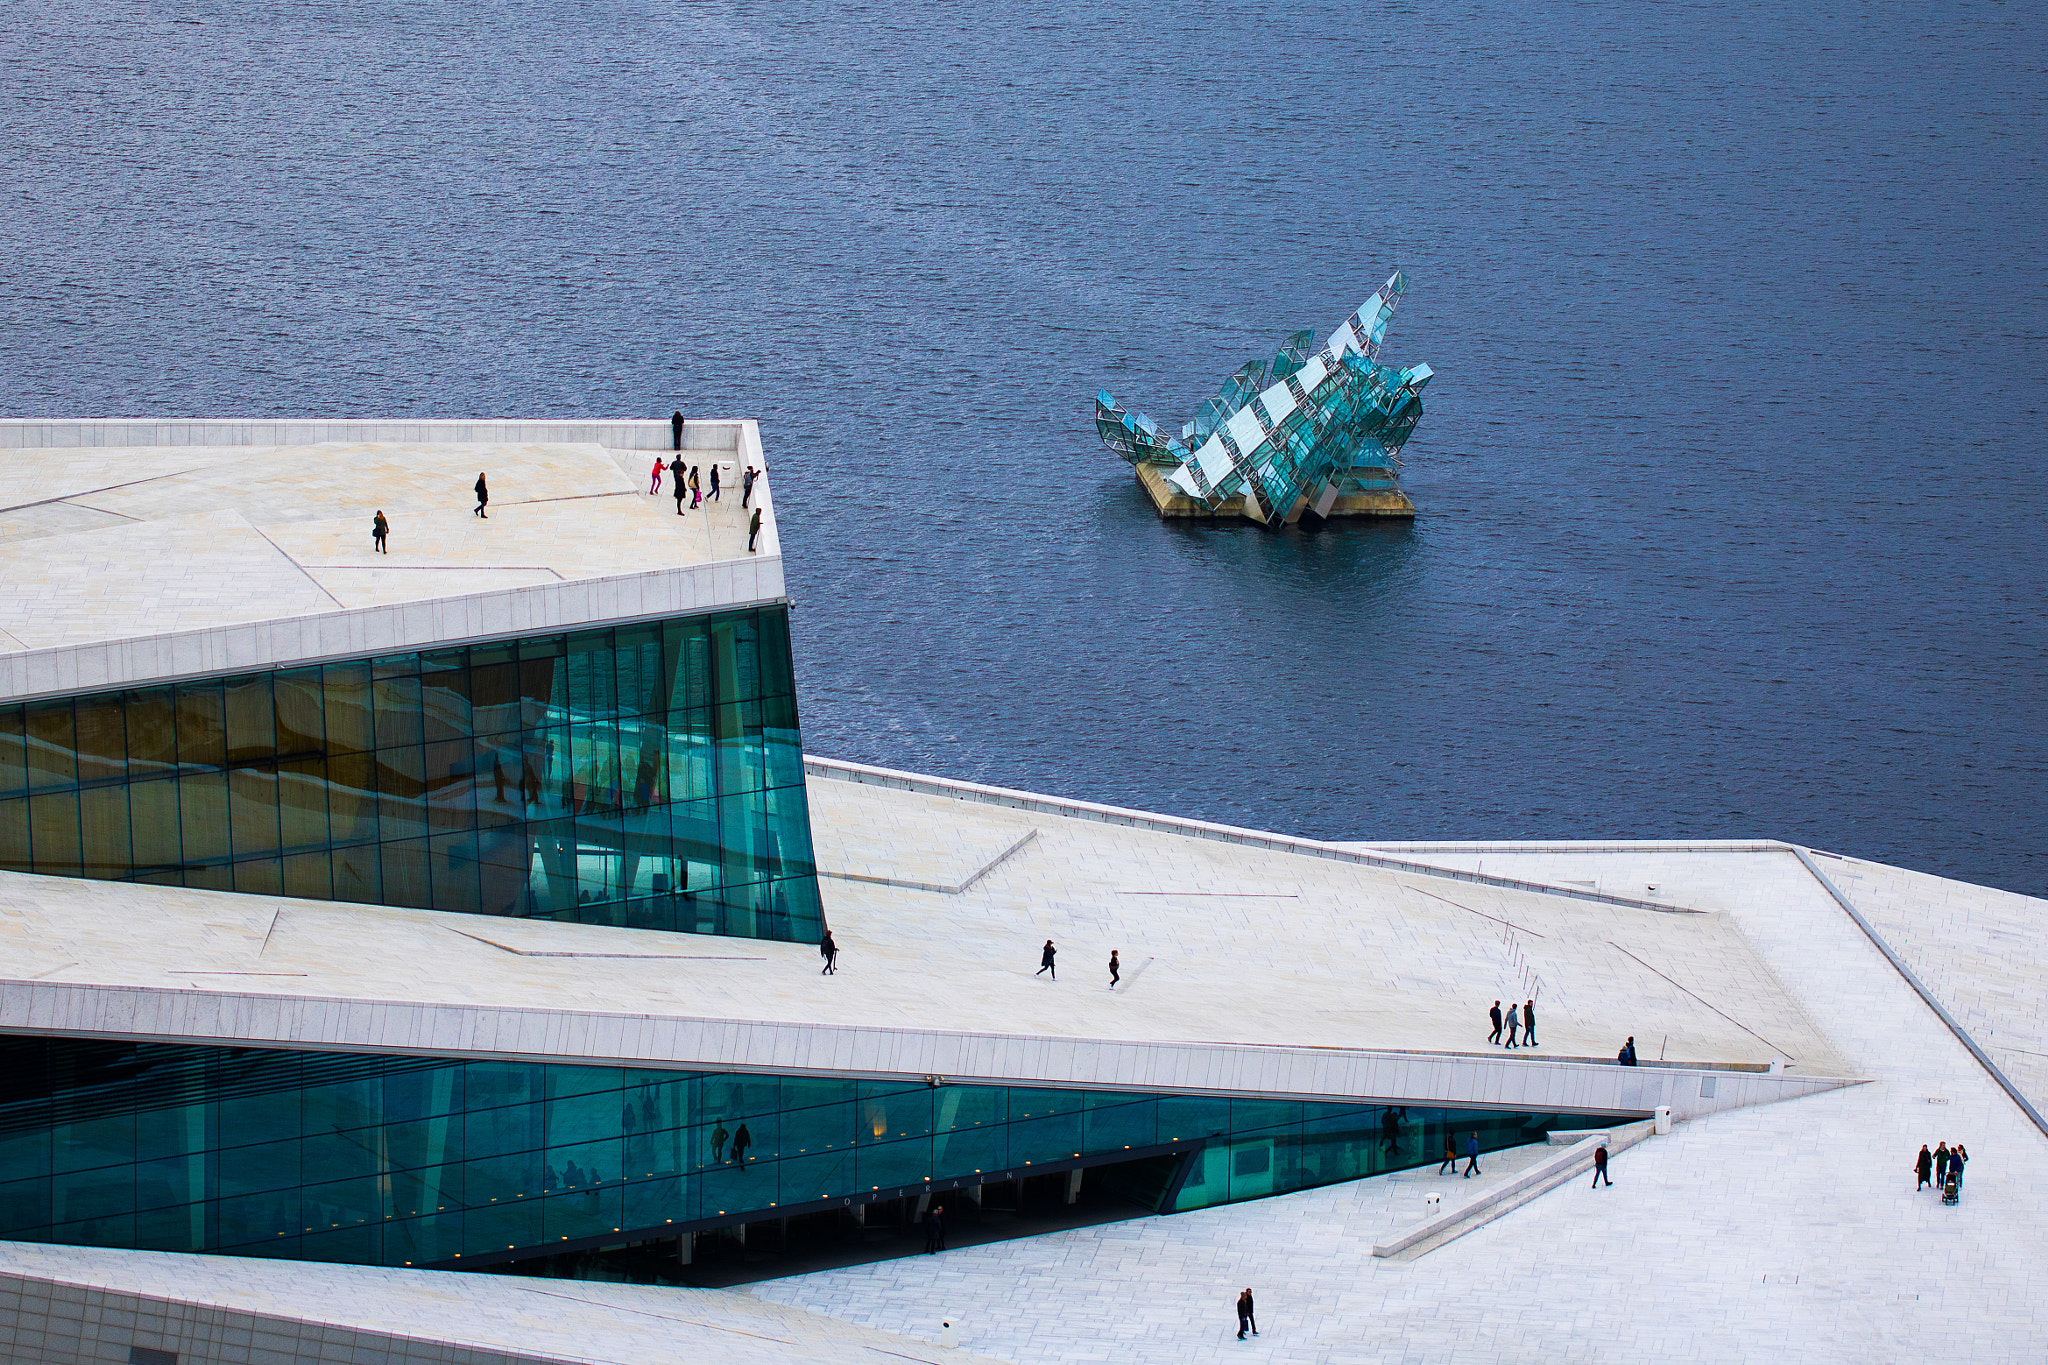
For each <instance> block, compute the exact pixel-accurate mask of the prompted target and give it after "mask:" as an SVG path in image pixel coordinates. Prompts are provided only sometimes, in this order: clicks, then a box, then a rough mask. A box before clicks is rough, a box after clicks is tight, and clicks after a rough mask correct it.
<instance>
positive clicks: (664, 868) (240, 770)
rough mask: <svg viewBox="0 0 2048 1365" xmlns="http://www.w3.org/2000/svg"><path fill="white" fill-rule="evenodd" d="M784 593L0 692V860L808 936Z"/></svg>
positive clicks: (802, 807)
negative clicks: (746, 601)
mask: <svg viewBox="0 0 2048 1365" xmlns="http://www.w3.org/2000/svg"><path fill="white" fill-rule="evenodd" d="M793 688H794V682H793V680H792V677H791V673H790V667H789V630H788V621H787V616H786V613H785V611H784V610H783V609H782V608H762V609H758V610H749V611H742V612H728V613H723V614H719V615H712V616H701V617H686V618H680V619H676V620H669V621H661V622H652V623H647V624H642V625H634V626H627V627H619V628H617V629H605V630H592V631H582V632H578V633H575V634H571V635H555V636H540V637H531V638H525V639H519V640H510V641H497V642H494V643H491V644H486V645H475V646H470V647H466V648H464V647H457V648H449V649H438V650H431V651H425V652H421V653H412V654H394V655H384V656H380V657H378V658H376V659H356V660H344V661H341V662H337V663H330V664H320V665H313V666H307V667H299V668H292V669H283V670H273V671H270V672H262V673H247V674H237V675H235V676H232V677H228V678H207V679H199V680H194V681H189V682H180V683H177V684H175V685H170V686H161V687H150V688H132V689H129V690H127V691H125V692H104V693H94V694H89V695H82V696H77V697H62V698H55V699H50V700H44V701H38V702H31V703H28V704H26V705H19V704H17V705H14V706H0V869H5V870H12V871H23V872H40V873H47V874H52V875H57V876H70V877H77V876H85V877H100V878H108V879H113V880H128V881H149V882H154V883H159V884H165V885H184V886H197V887H208V888H212V889H216V890H224V891H225V890H232V891H247V892H256V893H260V894H270V895H275V894H280V893H282V894H285V895H293V896H308V897H313V898H316V899H325V898H330V897H331V898H333V899H336V900H354V901H365V902H372V903H377V904H384V905H410V906H418V907H421V908H425V909H436V910H455V911H462V912H466V913H471V914H488V915H514V916H522V917H528V918H540V919H566V920H575V921H578V922H581V923H591V924H614V925H628V926H632V927H635V928H648V929H669V930H679V931H682V932H686V933H714V934H736V935H741V936H746V937H753V938H773V939H793V940H797V941H801V942H815V941H816V940H817V939H818V938H819V936H820V934H821V932H822V928H823V925H822V920H821V918H820V911H819V907H818V892H817V882H816V877H815V873H814V869H813V866H812V861H811V837H810V813H809V809H808V806H807V804H806V802H805V799H804V787H803V762H802V739H801V736H800V734H799V732H798V729H797V713H796V699H795V696H794V691H793Z"/></svg>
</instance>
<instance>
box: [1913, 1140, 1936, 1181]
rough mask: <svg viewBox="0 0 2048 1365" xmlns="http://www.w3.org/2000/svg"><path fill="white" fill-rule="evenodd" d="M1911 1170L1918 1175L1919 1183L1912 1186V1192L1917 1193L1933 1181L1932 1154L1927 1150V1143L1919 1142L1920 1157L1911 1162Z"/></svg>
mask: <svg viewBox="0 0 2048 1365" xmlns="http://www.w3.org/2000/svg"><path fill="white" fill-rule="evenodd" d="M1913 1171H1914V1173H1915V1174H1917V1175H1918V1176H1919V1177H1920V1183H1919V1184H1918V1185H1917V1186H1915V1187H1914V1189H1913V1193H1915V1194H1918V1193H1920V1191H1921V1190H1924V1189H1926V1188H1927V1187H1928V1186H1929V1185H1931V1184H1933V1183H1934V1154H1933V1153H1931V1152H1929V1151H1928V1150H1927V1144H1926V1143H1924V1142H1923V1143H1921V1144H1920V1157H1919V1159H1918V1160H1916V1161H1915V1162H1914V1163H1913Z"/></svg>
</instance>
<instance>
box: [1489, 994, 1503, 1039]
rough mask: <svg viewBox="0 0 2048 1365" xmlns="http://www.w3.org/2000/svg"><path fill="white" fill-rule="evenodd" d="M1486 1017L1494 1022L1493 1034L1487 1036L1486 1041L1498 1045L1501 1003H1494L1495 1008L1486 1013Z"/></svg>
mask: <svg viewBox="0 0 2048 1365" xmlns="http://www.w3.org/2000/svg"><path fill="white" fill-rule="evenodd" d="M1486 1017H1487V1018H1489V1019H1491V1020H1493V1032H1491V1033H1489V1034H1487V1035H1486V1041H1487V1042H1489V1043H1497V1042H1499V1041H1500V1030H1501V1015H1500V1001H1498V1000H1496V1001H1494V1002H1493V1008H1492V1009H1490V1010H1488V1011H1487V1012H1486Z"/></svg>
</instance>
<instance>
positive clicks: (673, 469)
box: [647, 452, 754, 516]
mask: <svg viewBox="0 0 2048 1365" xmlns="http://www.w3.org/2000/svg"><path fill="white" fill-rule="evenodd" d="M663 474H667V475H669V477H670V481H671V485H672V487H673V488H674V490H675V498H676V515H677V516H681V515H682V514H683V499H684V498H688V499H689V500H690V507H691V509H692V510H695V509H696V508H699V507H702V506H703V505H704V504H705V503H707V502H723V501H724V500H725V499H724V498H723V497H721V496H720V495H719V489H718V464H717V462H716V461H713V462H712V465H711V491H710V493H708V494H707V493H706V492H705V491H704V468H703V466H701V465H694V464H693V465H685V464H684V463H683V457H682V454H681V452H678V453H677V454H676V457H675V459H673V460H671V461H669V462H668V463H667V464H663V463H662V460H661V457H660V456H659V455H657V456H655V457H654V468H653V470H652V471H651V472H650V473H649V474H648V476H647V496H649V497H653V496H655V495H656V494H658V493H660V492H661V476H662V475H663ZM753 475H754V471H753V470H752V469H749V470H748V471H747V477H746V480H745V482H746V485H747V491H748V492H749V493H752V492H753V488H754V477H753Z"/></svg>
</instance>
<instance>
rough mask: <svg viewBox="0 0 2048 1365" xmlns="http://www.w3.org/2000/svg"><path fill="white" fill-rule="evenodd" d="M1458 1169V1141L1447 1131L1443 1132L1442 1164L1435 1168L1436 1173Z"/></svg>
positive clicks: (1440, 1173)
mask: <svg viewBox="0 0 2048 1365" xmlns="http://www.w3.org/2000/svg"><path fill="white" fill-rule="evenodd" d="M1457 1169H1458V1143H1457V1139H1455V1138H1453V1137H1452V1136H1451V1135H1450V1134H1449V1133H1445V1134H1444V1164H1443V1165H1441V1166H1439V1167H1437V1168H1436V1173H1437V1174H1438V1175H1442V1174H1444V1173H1445V1172H1446V1171H1455V1170H1457Z"/></svg>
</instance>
